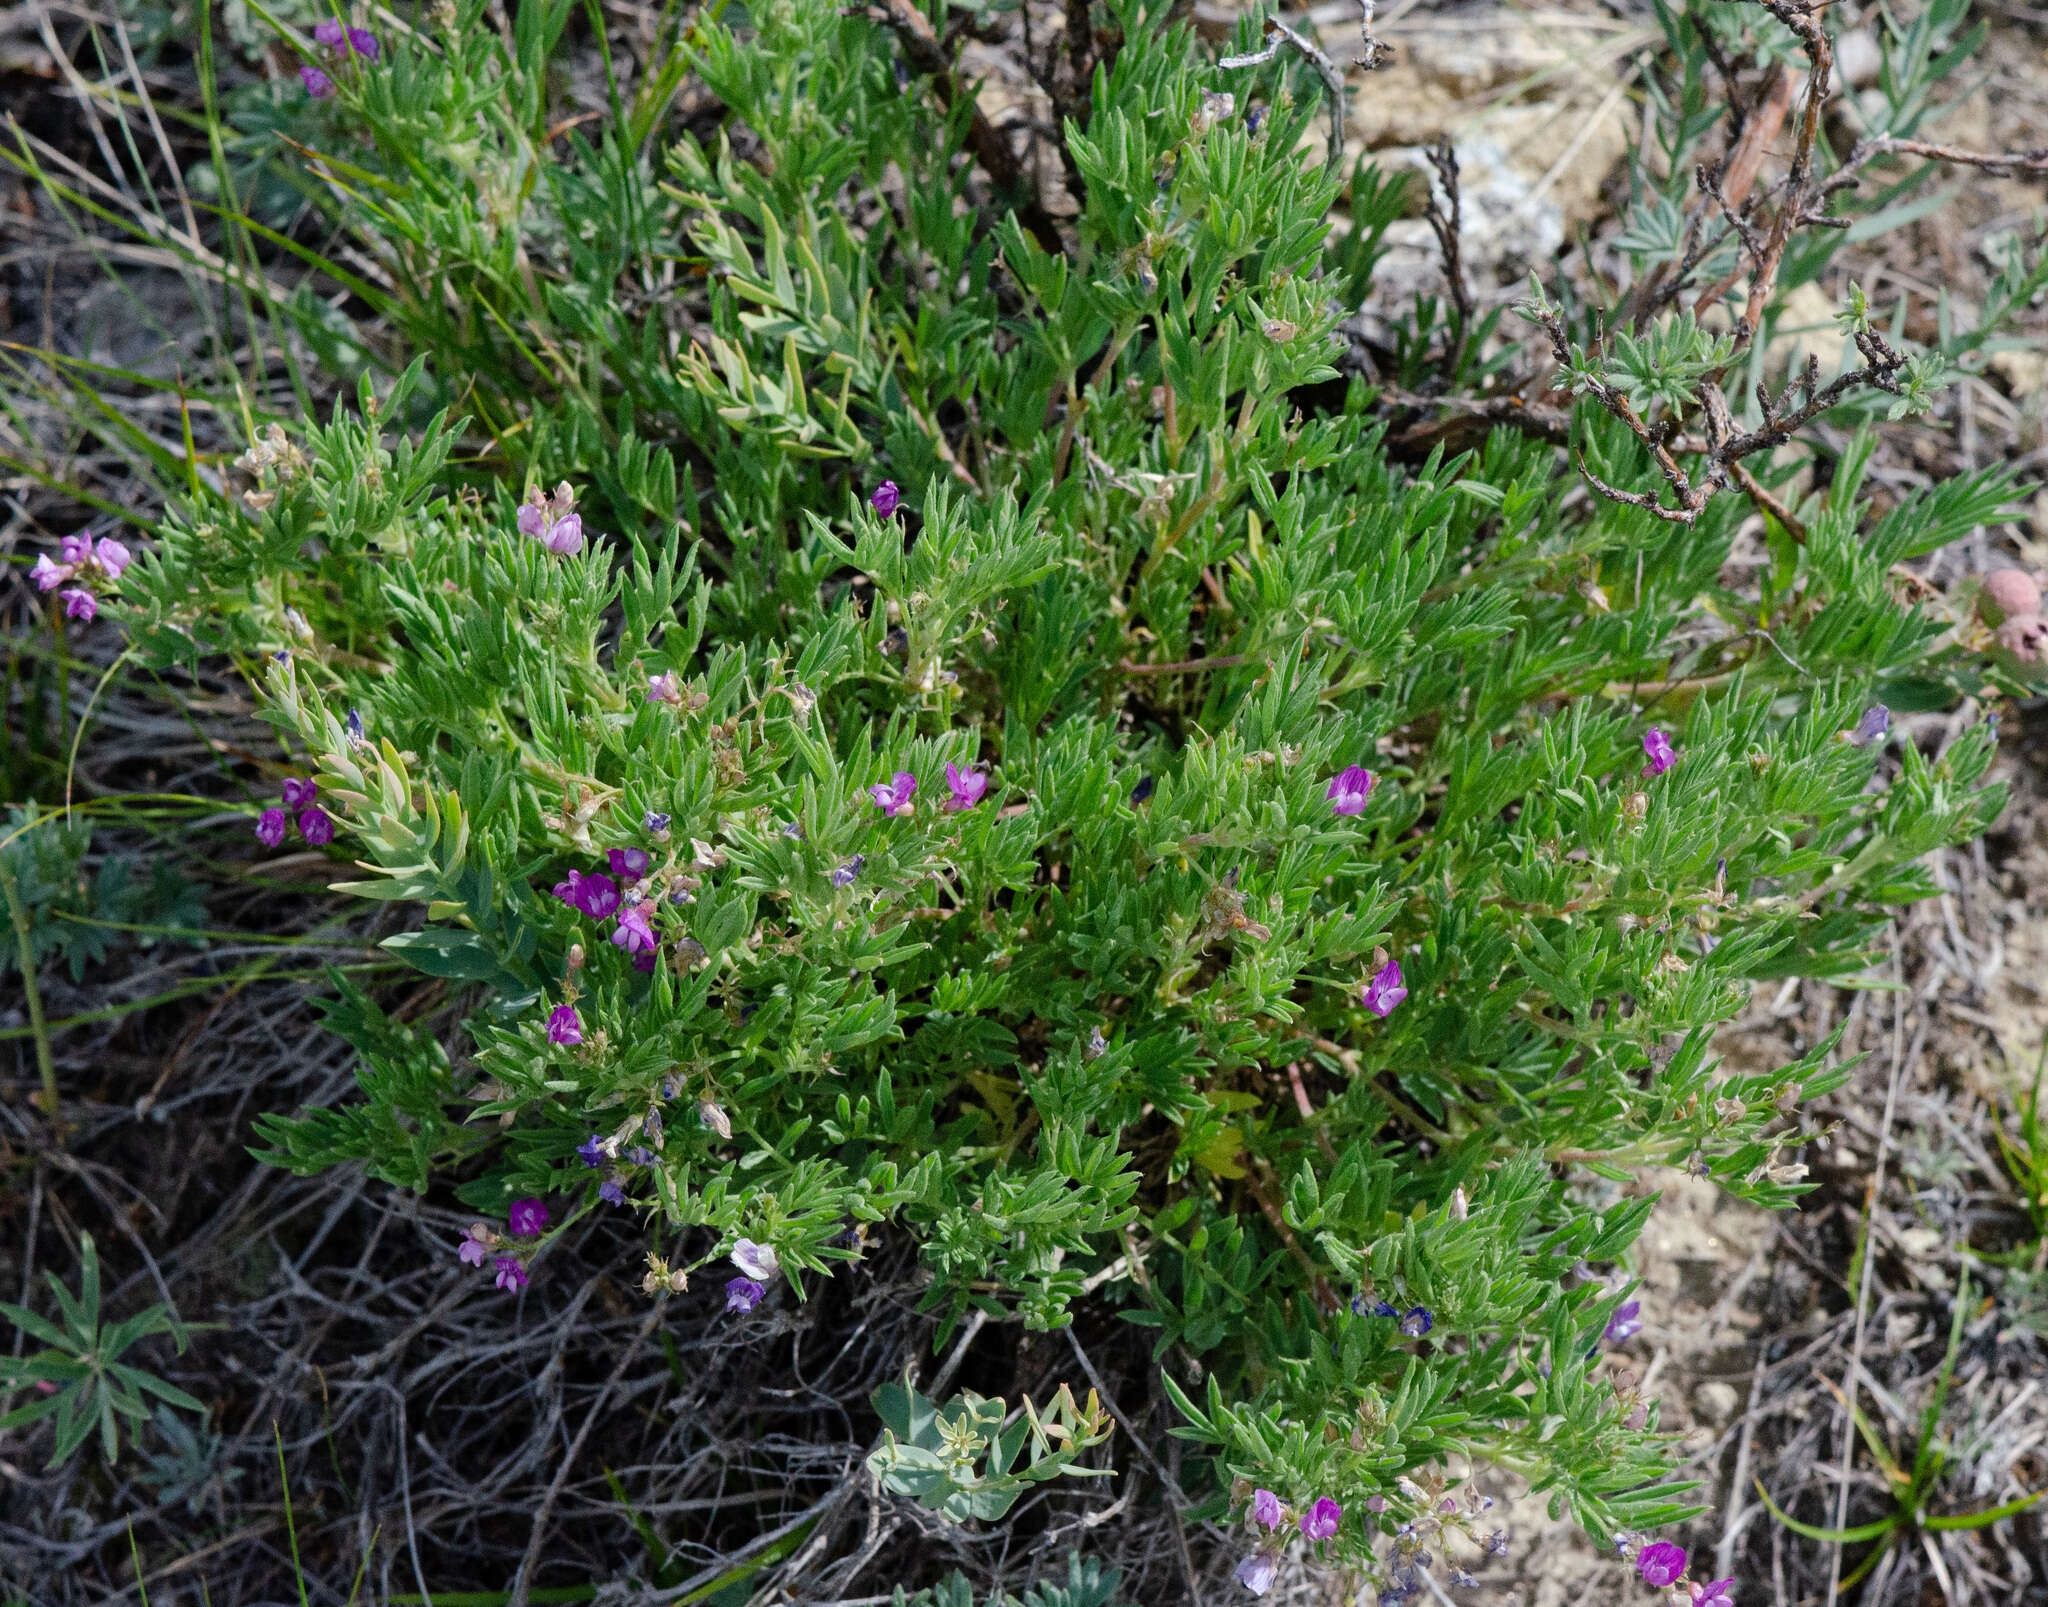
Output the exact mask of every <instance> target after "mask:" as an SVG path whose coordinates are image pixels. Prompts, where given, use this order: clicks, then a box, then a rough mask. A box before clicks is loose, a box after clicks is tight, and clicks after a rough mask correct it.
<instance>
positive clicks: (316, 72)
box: [299, 67, 526, 1289]
mask: <svg viewBox="0 0 2048 1607" xmlns="http://www.w3.org/2000/svg"><path fill="white" fill-rule="evenodd" d="M299 82H301V83H302V84H304V85H305V86H306V93H307V94H309V95H311V96H312V97H313V98H314V99H315V100H325V99H327V98H328V96H330V95H332V94H333V93H334V80H333V79H332V78H329V77H328V76H327V75H326V74H325V73H323V72H322V71H321V70H320V69H319V68H318V67H301V68H300V69H299ZM512 1264H513V1266H515V1267H518V1266H519V1263H518V1262H516V1261H515V1262H513V1263H512ZM519 1277H520V1281H521V1282H522V1283H523V1282H524V1281H525V1279H526V1271H525V1269H524V1268H523V1267H521V1268H519ZM498 1287H499V1288H500V1289H503V1288H506V1287H508V1285H507V1284H506V1282H505V1271H504V1268H503V1267H502V1266H501V1267H500V1268H499V1269H498Z"/></svg>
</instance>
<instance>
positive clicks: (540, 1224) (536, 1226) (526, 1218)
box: [505, 1200, 548, 1239]
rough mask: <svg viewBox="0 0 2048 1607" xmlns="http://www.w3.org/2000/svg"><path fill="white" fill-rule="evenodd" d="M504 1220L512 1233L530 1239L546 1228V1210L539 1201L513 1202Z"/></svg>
mask: <svg viewBox="0 0 2048 1607" xmlns="http://www.w3.org/2000/svg"><path fill="white" fill-rule="evenodd" d="M505 1220H506V1222H507V1223H508V1224H509V1225H510V1227H511V1229H512V1231H513V1232H514V1233H516V1234H518V1235H519V1236H520V1237H521V1238H523V1239H530V1238H532V1237H533V1236H534V1235H535V1234H536V1233H539V1232H541V1231H542V1230H543V1229H544V1228H546V1227H547V1225H548V1208H547V1207H546V1206H545V1205H544V1204H542V1203H541V1202H540V1201H539V1200H514V1201H513V1202H512V1209H511V1210H509V1211H507V1212H506V1213H505Z"/></svg>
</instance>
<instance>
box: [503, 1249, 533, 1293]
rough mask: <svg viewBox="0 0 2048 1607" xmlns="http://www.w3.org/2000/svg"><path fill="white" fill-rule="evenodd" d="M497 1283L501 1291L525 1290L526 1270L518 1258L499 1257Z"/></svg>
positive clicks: (509, 1256)
mask: <svg viewBox="0 0 2048 1607" xmlns="http://www.w3.org/2000/svg"><path fill="white" fill-rule="evenodd" d="M497 1283H498V1287H499V1288H500V1289H524V1288H525V1287H526V1268H525V1267H523V1266H521V1265H520V1263H519V1258H518V1257H517V1256H512V1255H501V1256H499V1257H498V1278H497Z"/></svg>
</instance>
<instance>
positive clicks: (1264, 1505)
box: [1252, 1490, 1286, 1529]
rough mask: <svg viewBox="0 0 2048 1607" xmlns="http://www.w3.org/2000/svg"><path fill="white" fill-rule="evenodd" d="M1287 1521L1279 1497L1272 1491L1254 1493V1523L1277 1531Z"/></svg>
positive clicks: (1255, 1491) (1256, 1491)
mask: <svg viewBox="0 0 2048 1607" xmlns="http://www.w3.org/2000/svg"><path fill="white" fill-rule="evenodd" d="M1285 1521H1286V1519H1285V1515H1284V1514H1283V1513H1282V1512H1281V1510H1280V1498H1279V1497H1278V1496H1277V1495H1275V1494H1274V1493H1273V1492H1272V1491H1271V1490H1254V1491H1252V1522H1254V1523H1256V1524H1259V1525H1261V1526H1262V1527H1264V1528H1267V1529H1277V1528H1279V1527H1280V1525H1281V1524H1282V1523H1283V1522H1285Z"/></svg>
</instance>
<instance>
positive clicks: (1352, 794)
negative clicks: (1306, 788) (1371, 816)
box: [1325, 764, 1373, 815]
mask: <svg viewBox="0 0 2048 1607" xmlns="http://www.w3.org/2000/svg"><path fill="white" fill-rule="evenodd" d="M1372 783H1373V774H1372V772H1371V771H1370V770H1368V769H1366V768H1365V767H1364V766H1363V765H1356V764H1353V765H1346V766H1345V767H1344V768H1343V769H1342V770H1340V771H1338V772H1337V774H1336V775H1335V776H1334V777H1333V778H1332V779H1331V781H1330V790H1329V792H1328V793H1326V794H1325V796H1326V797H1327V798H1328V799H1329V800H1330V809H1331V811H1332V812H1333V813H1335V814H1339V815H1362V814H1364V813H1365V800H1366V799H1368V798H1370V797H1371V796H1372Z"/></svg>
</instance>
